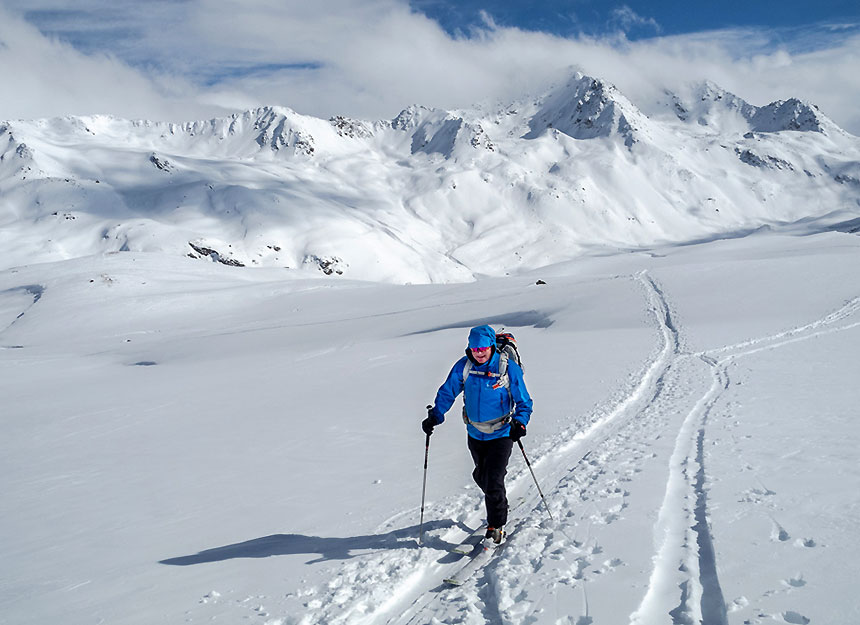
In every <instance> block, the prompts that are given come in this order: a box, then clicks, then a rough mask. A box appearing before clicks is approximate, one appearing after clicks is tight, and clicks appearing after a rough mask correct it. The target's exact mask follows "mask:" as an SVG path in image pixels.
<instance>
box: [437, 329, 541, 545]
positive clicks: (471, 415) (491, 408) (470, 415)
mask: <svg viewBox="0 0 860 625" xmlns="http://www.w3.org/2000/svg"><path fill="white" fill-rule="evenodd" d="M460 393H463V421H464V422H465V423H466V431H467V433H468V434H469V437H468V440H469V452H470V453H471V454H472V460H473V461H474V462H475V470H474V471H473V472H472V477H473V478H474V480H475V483H476V484H477V485H478V486H479V487H480V488H481V491H483V493H484V501H485V503H486V506H487V526H488V527H487V533H486V537H487V538H489V539H491V540H493V541H494V542H496V543H500V542H501V541H502V540H503V538H504V535H505V532H504V526H505V523H507V520H508V498H507V493H506V491H505V474H506V473H507V470H508V460H509V459H510V457H511V449H512V448H513V444H514V442H516V441H518V440H519V439H520V438H522V437H523V436H525V435H526V424H528V422H529V417H530V416H531V413H532V399H531V397H529V392H528V390H526V385H525V382H524V381H523V370H522V369H521V368H520V366H519V365H518V364H517V363H516V362H514V361H513V360H508V358H507V355H503V354H499V353H498V352H497V350H496V332H495V330H493V328H491V327H490V326H488V325H483V326H478V327H475V328H472V329H471V331H470V332H469V347H468V348H467V349H466V355H465V356H464V357H463V358H461V359H460V360H458V361H457V362H456V363H454V366H453V367H452V368H451V372H450V373H449V374H448V378H447V379H446V380H445V382H444V384H442V386H440V387H439V391H438V392H437V393H436V400H435V402H434V405H433V406H431V407H429V408H428V409H427V418H426V419H424V421H422V422H421V427H422V429H423V430H424V432H425V433H426V434H427V435H430V434H432V433H433V428H434V427H435V426H437V425H439V424H440V423H442V422H443V421H444V420H445V413H446V412H448V410H450V409H451V406H452V405H453V404H454V400H455V399H456V398H457V396H458V395H459V394H460Z"/></svg>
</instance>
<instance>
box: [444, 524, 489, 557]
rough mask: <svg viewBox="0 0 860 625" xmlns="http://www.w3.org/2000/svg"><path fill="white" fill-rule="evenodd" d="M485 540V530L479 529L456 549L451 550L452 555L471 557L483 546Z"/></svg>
mask: <svg viewBox="0 0 860 625" xmlns="http://www.w3.org/2000/svg"><path fill="white" fill-rule="evenodd" d="M482 540H484V528H483V527H479V528H478V529H476V530H475V531H474V532H472V533H471V534H469V535H468V536H466V538H464V539H463V542H461V543H460V544H459V545H457V546H456V547H452V548H451V553H458V554H460V555H463V556H468V555H471V554H472V552H473V551H475V549H477V548H478V547H479V546H480V545H481V541H482Z"/></svg>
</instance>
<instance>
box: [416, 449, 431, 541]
mask: <svg viewBox="0 0 860 625" xmlns="http://www.w3.org/2000/svg"><path fill="white" fill-rule="evenodd" d="M429 455H430V435H429V434H428V435H427V441H426V442H425V443H424V486H422V487H421V521H420V522H419V523H418V544H419V545H420V544H421V540H422V539H423V538H424V495H425V494H426V493H427V457H428V456H429Z"/></svg>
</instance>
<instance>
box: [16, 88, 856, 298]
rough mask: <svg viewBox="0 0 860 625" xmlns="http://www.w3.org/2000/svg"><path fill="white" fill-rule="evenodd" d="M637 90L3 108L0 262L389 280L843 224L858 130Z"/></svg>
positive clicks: (850, 213)
mask: <svg viewBox="0 0 860 625" xmlns="http://www.w3.org/2000/svg"><path fill="white" fill-rule="evenodd" d="M664 100H665V101H663V102H659V103H645V104H647V105H648V108H649V110H650V111H652V113H651V115H650V116H647V115H645V114H644V113H643V112H642V110H641V109H640V108H639V107H638V106H637V104H635V103H633V102H631V101H630V100H629V99H627V98H626V97H625V96H624V95H623V94H621V93H620V92H619V91H618V90H617V89H615V88H614V87H613V86H612V85H610V84H608V83H606V82H604V81H602V80H599V79H596V78H591V77H587V76H582V75H580V74H577V75H574V76H572V77H571V79H570V80H569V81H568V82H567V83H565V84H561V85H557V86H555V87H553V88H551V89H549V90H547V91H546V92H545V93H541V94H536V95H535V96H534V97H531V98H526V99H523V100H522V101H520V102H516V103H503V104H494V105H484V106H479V107H475V108H473V109H470V110H464V111H441V110H433V109H427V108H424V107H421V106H418V105H415V106H411V107H408V108H406V109H405V110H404V111H403V112H401V113H400V114H399V115H398V116H397V117H396V118H395V119H393V120H385V121H376V122H368V121H360V120H352V119H346V118H343V117H335V118H333V119H331V120H321V119H315V118H311V117H307V116H303V115H299V114H297V113H295V112H294V111H292V110H290V109H288V108H284V107H268V108H261V109H257V110H252V111H246V112H243V113H237V114H234V115H232V116H230V117H227V118H222V119H214V120H209V121H198V122H188V123H173V124H169V123H154V122H148V121H128V120H121V119H115V118H110V117H104V116H90V117H69V118H61V119H52V120H34V121H23V120H22V121H7V122H0V250H2V252H0V267H4V268H9V267H15V266H18V265H22V264H29V263H33V262H52V261H56V260H64V259H69V258H79V257H84V256H88V255H92V254H101V253H105V252H112V251H136V252H148V253H158V254H166V255H169V256H172V257H180V256H186V255H187V256H191V257H192V258H196V259H200V260H203V261H205V262H209V261H210V259H211V260H215V261H219V262H222V263H227V264H232V265H244V266H246V267H271V268H274V267H277V268H284V267H288V268H290V269H292V270H309V271H310V272H312V273H315V274H318V273H319V272H323V273H325V274H328V275H331V276H333V277H335V278H337V277H350V278H355V279H363V280H375V281H386V282H395V283H406V282H412V283H427V282H451V281H457V282H462V281H468V280H472V279H475V277H477V276H480V275H493V276H504V275H506V274H511V273H516V272H518V271H528V270H533V269H536V268H538V267H542V266H545V265H547V264H549V263H555V262H561V261H564V260H569V259H571V258H575V257H577V256H579V255H581V254H583V253H590V252H594V251H599V252H601V253H603V252H606V251H617V250H618V249H621V250H626V249H643V248H647V247H650V246H653V245H662V244H666V243H671V242H675V243H678V242H692V241H703V240H712V239H715V238H726V237H736V236H742V235H745V234H747V233H749V232H751V231H754V230H756V229H758V228H761V227H770V228H782V227H786V226H792V225H794V224H797V223H798V222H801V223H802V224H803V226H804V227H806V228H812V227H814V228H815V229H817V230H818V231H825V230H828V229H832V228H835V227H836V228H838V227H840V224H844V223H853V221H854V220H856V219H858V218H860V140H858V139H857V138H856V137H853V136H851V135H849V134H847V133H845V132H844V131H842V130H841V129H839V128H838V127H837V126H836V125H835V124H834V123H833V122H832V121H831V120H829V119H828V118H827V117H826V116H825V115H824V114H823V113H821V111H819V110H818V109H817V108H816V107H815V106H814V105H813V104H809V103H804V102H801V101H798V100H796V99H790V100H787V101H780V102H774V103H771V104H768V105H765V106H754V105H752V104H750V103H747V102H745V101H743V100H742V99H740V98H738V97H737V96H734V95H732V94H730V93H728V92H726V91H724V90H722V89H720V88H719V87H718V86H717V85H714V84H713V83H703V84H701V85H696V86H691V87H690V89H689V91H688V92H686V93H679V94H666V97H665V99H664Z"/></svg>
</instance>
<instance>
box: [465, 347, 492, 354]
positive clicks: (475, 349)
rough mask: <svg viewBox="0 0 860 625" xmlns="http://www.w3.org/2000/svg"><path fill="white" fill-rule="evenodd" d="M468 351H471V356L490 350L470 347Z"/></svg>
mask: <svg viewBox="0 0 860 625" xmlns="http://www.w3.org/2000/svg"><path fill="white" fill-rule="evenodd" d="M469 349H470V350H472V353H473V354H478V353H480V352H485V351H487V350H488V349H491V348H490V347H470V348H469Z"/></svg>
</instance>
